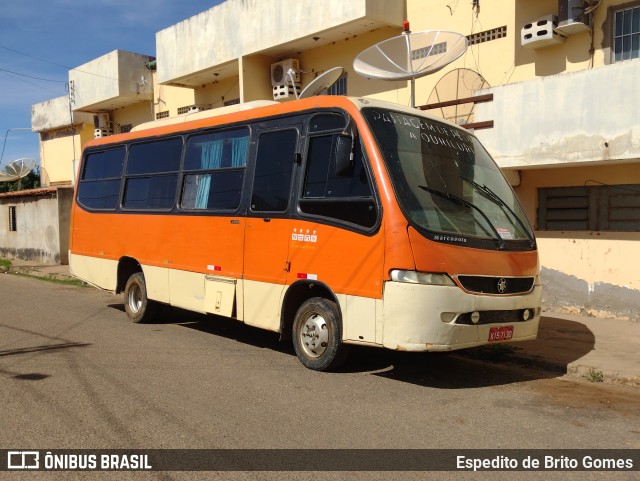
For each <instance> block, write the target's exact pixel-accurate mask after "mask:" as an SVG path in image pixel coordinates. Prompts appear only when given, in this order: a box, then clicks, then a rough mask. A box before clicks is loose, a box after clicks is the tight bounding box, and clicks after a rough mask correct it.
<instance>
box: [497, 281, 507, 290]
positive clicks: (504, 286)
mask: <svg viewBox="0 0 640 481" xmlns="http://www.w3.org/2000/svg"><path fill="white" fill-rule="evenodd" d="M498 292H499V293H500V294H504V293H505V292H507V280H506V279H505V278H504V277H503V278H502V279H500V280H499V281H498Z"/></svg>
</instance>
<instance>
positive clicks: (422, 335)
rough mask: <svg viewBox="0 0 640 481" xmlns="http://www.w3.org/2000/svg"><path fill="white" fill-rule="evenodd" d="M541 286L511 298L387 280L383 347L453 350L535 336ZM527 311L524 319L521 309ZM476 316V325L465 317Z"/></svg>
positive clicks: (401, 349)
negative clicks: (527, 316) (526, 317)
mask: <svg viewBox="0 0 640 481" xmlns="http://www.w3.org/2000/svg"><path fill="white" fill-rule="evenodd" d="M541 294H542V288H541V286H540V285H536V286H534V289H533V290H532V291H531V292H530V293H527V294H522V295H510V296H491V295H476V294H469V293H467V292H464V291H463V290H462V289H460V288H459V287H457V286H456V287H449V286H431V285H423V284H410V283H402V282H393V281H388V282H386V283H385V290H384V298H383V306H384V308H383V316H384V323H383V325H384V331H383V345H384V347H385V348H388V349H393V350H398V351H452V350H455V349H463V348H468V347H474V346H480V345H483V344H489V343H499V342H515V341H527V340H531V339H535V338H536V336H537V334H538V324H539V321H540V311H541V309H540V305H541ZM525 310H527V311H528V315H529V318H528V320H524V319H523V316H522V313H524V311H525ZM472 313H477V314H479V317H480V320H479V321H478V322H477V323H473V321H469V319H470V317H471V314H472Z"/></svg>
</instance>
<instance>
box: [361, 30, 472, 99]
mask: <svg viewBox="0 0 640 481" xmlns="http://www.w3.org/2000/svg"><path fill="white" fill-rule="evenodd" d="M404 28H405V31H404V32H403V33H402V35H398V36H397V37H392V38H389V39H387V40H383V41H382V42H379V43H377V44H375V45H373V46H372V47H369V48H367V49H366V50H364V51H362V52H360V54H359V55H358V56H357V57H356V59H355V60H354V61H353V68H354V70H355V71H356V72H357V73H359V74H360V75H362V76H364V77H368V78H375V79H382V80H411V106H412V107H415V105H414V102H415V79H417V78H420V77H422V76H424V75H428V74H430V73H434V72H437V71H438V70H440V69H441V68H443V67H445V66H446V65H448V64H450V63H451V62H453V61H454V60H456V59H457V58H458V57H460V56H461V55H462V54H463V53H464V52H465V50H467V45H468V44H467V38H466V37H465V36H464V35H462V34H459V33H456V32H448V31H445V30H425V31H423V32H416V33H411V31H410V30H409V23H408V22H405V27H404Z"/></svg>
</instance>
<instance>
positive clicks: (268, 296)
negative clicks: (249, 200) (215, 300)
mask: <svg viewBox="0 0 640 481" xmlns="http://www.w3.org/2000/svg"><path fill="white" fill-rule="evenodd" d="M246 222H247V229H246V237H245V246H244V247H245V249H244V266H243V269H244V273H243V278H244V282H243V286H242V287H243V290H244V299H243V302H244V322H245V323H247V324H249V325H252V326H256V327H261V328H263V329H268V330H270V331H278V330H279V329H280V306H281V305H282V298H283V296H284V287H285V284H286V281H287V270H288V269H289V261H288V257H289V226H290V225H291V224H292V221H291V220H289V219H270V218H261V217H255V218H248V219H247V221H246Z"/></svg>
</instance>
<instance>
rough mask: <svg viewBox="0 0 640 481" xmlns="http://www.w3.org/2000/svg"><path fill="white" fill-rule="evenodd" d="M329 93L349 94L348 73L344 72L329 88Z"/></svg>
mask: <svg viewBox="0 0 640 481" xmlns="http://www.w3.org/2000/svg"><path fill="white" fill-rule="evenodd" d="M327 95H347V74H343V75H342V76H341V77H340V78H339V79H338V80H336V82H335V83H334V84H333V85H332V86H331V87H329V88H328V89H327Z"/></svg>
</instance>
